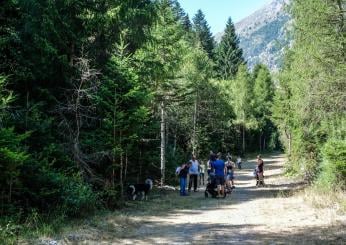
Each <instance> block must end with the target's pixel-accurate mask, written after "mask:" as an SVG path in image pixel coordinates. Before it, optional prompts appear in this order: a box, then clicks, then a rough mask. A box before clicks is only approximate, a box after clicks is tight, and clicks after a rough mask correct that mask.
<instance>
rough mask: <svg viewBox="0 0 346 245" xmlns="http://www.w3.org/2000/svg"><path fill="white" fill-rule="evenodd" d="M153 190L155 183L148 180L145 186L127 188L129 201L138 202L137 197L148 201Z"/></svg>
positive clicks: (135, 185) (136, 185) (137, 185)
mask: <svg viewBox="0 0 346 245" xmlns="http://www.w3.org/2000/svg"><path fill="white" fill-rule="evenodd" d="M152 188H153V181H152V180H151V179H146V180H145V183H144V184H134V185H129V186H128V187H127V195H128V197H129V199H131V200H136V198H137V196H138V195H140V196H141V200H144V199H145V200H148V194H149V191H150V190H151V189H152Z"/></svg>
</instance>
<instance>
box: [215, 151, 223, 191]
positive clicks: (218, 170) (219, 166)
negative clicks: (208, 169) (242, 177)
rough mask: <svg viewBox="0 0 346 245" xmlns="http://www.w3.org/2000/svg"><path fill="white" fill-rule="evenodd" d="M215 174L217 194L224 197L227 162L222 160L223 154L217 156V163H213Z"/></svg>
mask: <svg viewBox="0 0 346 245" xmlns="http://www.w3.org/2000/svg"><path fill="white" fill-rule="evenodd" d="M212 167H213V169H214V172H215V182H216V185H217V193H218V195H219V196H221V195H222V196H223V195H224V192H225V186H224V185H225V162H224V161H223V160H221V153H218V154H217V158H216V161H214V162H213V163H212Z"/></svg>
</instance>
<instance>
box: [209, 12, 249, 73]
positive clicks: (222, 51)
mask: <svg viewBox="0 0 346 245" xmlns="http://www.w3.org/2000/svg"><path fill="white" fill-rule="evenodd" d="M242 55H243V50H242V49H241V48H240V47H239V38H238V37H237V34H236V33H235V27H234V24H233V22H232V19H231V17H230V18H229V19H228V21H227V25H226V29H225V33H224V35H223V36H222V39H221V42H220V43H219V45H218V46H217V48H216V58H215V59H216V69H217V74H218V76H219V77H221V78H222V79H230V78H233V77H234V76H235V75H236V74H237V71H238V67H239V65H240V64H241V63H243V62H244V59H243V57H242Z"/></svg>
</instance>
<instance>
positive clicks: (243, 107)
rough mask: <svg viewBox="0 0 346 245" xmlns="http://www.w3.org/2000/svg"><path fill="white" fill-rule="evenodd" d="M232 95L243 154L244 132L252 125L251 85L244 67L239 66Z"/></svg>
mask: <svg viewBox="0 0 346 245" xmlns="http://www.w3.org/2000/svg"><path fill="white" fill-rule="evenodd" d="M233 94H234V96H235V98H236V99H234V100H233V107H234V112H235V114H236V116H237V124H238V125H240V126H241V132H242V133H241V134H242V151H243V152H245V150H246V149H245V131H246V128H247V127H249V126H250V125H251V124H252V119H253V118H252V116H253V111H252V106H251V99H252V98H253V83H252V81H251V77H250V74H249V72H248V69H247V67H246V65H244V64H242V65H240V66H239V69H238V72H237V75H236V78H235V79H234V83H233Z"/></svg>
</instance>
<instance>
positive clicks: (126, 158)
mask: <svg viewBox="0 0 346 245" xmlns="http://www.w3.org/2000/svg"><path fill="white" fill-rule="evenodd" d="M127 165H128V157H127V150H126V151H125V171H124V180H125V183H126V177H127Z"/></svg>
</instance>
